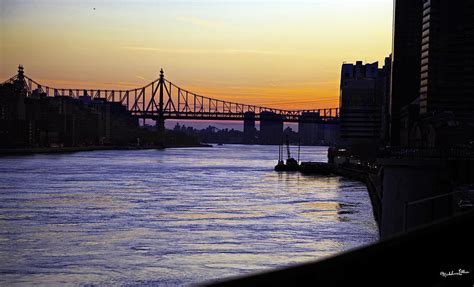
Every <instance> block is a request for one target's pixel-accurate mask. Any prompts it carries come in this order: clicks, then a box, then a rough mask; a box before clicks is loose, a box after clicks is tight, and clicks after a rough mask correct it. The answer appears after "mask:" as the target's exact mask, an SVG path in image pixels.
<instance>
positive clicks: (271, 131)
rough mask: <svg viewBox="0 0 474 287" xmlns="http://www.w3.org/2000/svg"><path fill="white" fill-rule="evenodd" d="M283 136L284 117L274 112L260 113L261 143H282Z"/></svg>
mask: <svg viewBox="0 0 474 287" xmlns="http://www.w3.org/2000/svg"><path fill="white" fill-rule="evenodd" d="M282 136H283V117H282V116H281V115H277V114H275V113H272V112H262V113H260V138H259V142H260V144H280V143H281V142H282Z"/></svg>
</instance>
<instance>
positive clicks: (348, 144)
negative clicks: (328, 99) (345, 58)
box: [339, 61, 389, 158]
mask: <svg viewBox="0 0 474 287" xmlns="http://www.w3.org/2000/svg"><path fill="white" fill-rule="evenodd" d="M386 62H388V61H386ZM388 70H389V67H384V68H383V69H379V68H378V62H376V63H373V64H366V65H363V64H362V62H361V61H358V62H357V63H356V64H355V65H353V64H344V65H343V66H342V73H341V99H340V105H341V106H340V108H341V110H340V112H341V119H340V141H339V145H340V146H342V147H345V148H347V149H348V150H349V151H350V152H351V153H352V154H354V155H357V156H359V157H361V158H366V157H372V156H375V152H376V151H377V148H378V147H379V145H380V144H381V143H382V138H383V137H382V136H381V134H382V114H383V110H384V109H383V103H384V97H387V94H386V91H387V89H386V85H387V77H388V75H389V72H388ZM385 101H386V100H385Z"/></svg>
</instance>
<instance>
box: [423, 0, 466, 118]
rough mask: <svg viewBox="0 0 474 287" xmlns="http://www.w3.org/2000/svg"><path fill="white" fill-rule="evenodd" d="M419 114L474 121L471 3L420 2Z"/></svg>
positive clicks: (440, 0) (457, 1) (437, 0)
mask: <svg viewBox="0 0 474 287" xmlns="http://www.w3.org/2000/svg"><path fill="white" fill-rule="evenodd" d="M422 23H423V26H422V36H421V37H422V38H421V39H422V40H421V44H422V46H421V62H420V63H421V70H420V71H421V81H420V93H419V95H420V115H421V116H422V117H423V116H425V117H426V116H435V115H436V114H439V113H443V112H450V113H452V114H453V116H454V118H455V119H456V120H459V121H462V122H465V123H472V122H474V121H473V119H474V1H473V0H456V1H453V0H423V22H422Z"/></svg>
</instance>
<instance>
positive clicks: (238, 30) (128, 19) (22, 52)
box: [0, 0, 393, 109]
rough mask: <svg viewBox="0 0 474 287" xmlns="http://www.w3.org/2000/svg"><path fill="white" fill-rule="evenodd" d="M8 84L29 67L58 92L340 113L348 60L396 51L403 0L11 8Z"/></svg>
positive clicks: (3, 33)
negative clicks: (147, 90)
mask: <svg viewBox="0 0 474 287" xmlns="http://www.w3.org/2000/svg"><path fill="white" fill-rule="evenodd" d="M0 9H1V10H0V29H1V30H0V37H1V38H0V52H1V54H0V55H1V59H0V80H1V81H4V80H6V79H8V78H9V77H11V76H13V75H14V74H15V73H16V70H17V66H18V64H23V65H24V66H25V72H26V74H27V75H28V76H29V77H31V78H33V79H35V80H36V81H37V82H39V83H41V84H44V85H49V86H53V87H57V88H71V87H74V88H100V89H106V88H108V89H110V88H117V89H123V88H135V87H140V86H143V85H144V84H147V83H148V82H150V81H152V80H154V79H156V78H158V75H159V70H160V68H163V69H164V71H165V77H166V78H167V79H168V80H170V81H172V82H174V83H175V84H177V85H179V86H181V87H183V88H186V89H188V90H190V91H193V92H195V93H198V94H201V95H205V96H210V97H216V98H219V99H223V100H231V101H234V102H241V103H247V104H257V105H263V106H268V107H277V108H285V109H310V108H324V107H337V106H338V97H339V78H340V69H341V64H342V63H343V62H355V61H356V60H363V61H367V62H375V61H379V63H381V64H382V63H383V59H384V57H386V56H388V54H389V53H390V51H391V42H392V41H391V34H392V27H391V26H392V10H393V4H392V0H360V1H359V0H314V1H291V0H281V1H278V0H276V1H264V0H260V1H252V0H241V1H236V0H201V1H199V0H194V1H191V0H188V1H184V0H156V1H105V0H103V1H69V0H62V1H59V0H58V1H47V0H45V1H33V0H20V1H18V0H1V1H0Z"/></svg>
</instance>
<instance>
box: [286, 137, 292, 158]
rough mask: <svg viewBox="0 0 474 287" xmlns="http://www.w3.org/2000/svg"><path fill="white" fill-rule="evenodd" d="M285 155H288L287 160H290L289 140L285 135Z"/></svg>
mask: <svg viewBox="0 0 474 287" xmlns="http://www.w3.org/2000/svg"><path fill="white" fill-rule="evenodd" d="M286 153H287V154H288V159H290V158H291V155H290V140H289V139H288V135H286Z"/></svg>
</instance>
